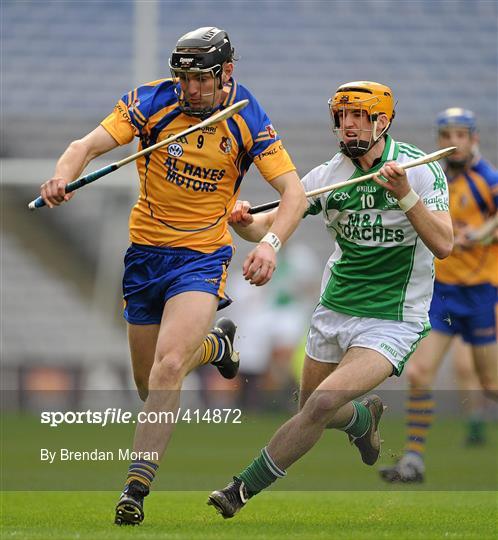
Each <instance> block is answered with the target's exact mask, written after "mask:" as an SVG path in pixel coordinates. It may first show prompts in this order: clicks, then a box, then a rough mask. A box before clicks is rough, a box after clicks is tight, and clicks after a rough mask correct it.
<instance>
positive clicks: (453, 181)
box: [435, 158, 498, 286]
mask: <svg viewBox="0 0 498 540" xmlns="http://www.w3.org/2000/svg"><path fill="white" fill-rule="evenodd" d="M448 188H449V194H450V214H451V218H452V221H453V227H454V229H455V230H458V229H460V228H462V227H467V226H469V227H471V228H472V229H477V228H479V227H480V226H482V225H483V224H484V222H485V221H487V220H488V219H489V218H490V216H492V215H494V214H495V213H496V211H497V209H498V172H497V171H495V170H494V169H493V168H492V167H491V165H490V164H489V163H488V162H487V161H485V160H484V159H482V158H481V159H479V160H478V161H477V162H476V163H475V164H474V165H473V166H472V167H471V168H470V169H469V170H468V171H465V172H462V173H460V174H458V175H457V176H455V177H453V178H448ZM435 264H436V279H437V281H439V282H440V283H445V284H448V285H465V286H471V285H479V284H482V283H492V284H494V285H498V244H496V243H494V244H490V245H487V246H483V245H476V246H473V247H472V248H470V249H465V250H461V249H455V250H454V251H453V252H452V253H451V255H450V256H449V257H448V258H446V259H443V260H436V263H435Z"/></svg>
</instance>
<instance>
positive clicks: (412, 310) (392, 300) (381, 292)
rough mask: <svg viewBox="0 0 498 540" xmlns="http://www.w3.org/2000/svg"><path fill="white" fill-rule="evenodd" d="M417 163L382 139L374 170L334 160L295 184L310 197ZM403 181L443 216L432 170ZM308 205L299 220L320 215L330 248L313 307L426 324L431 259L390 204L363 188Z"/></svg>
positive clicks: (440, 176) (439, 185) (443, 185)
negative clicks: (385, 168)
mask: <svg viewBox="0 0 498 540" xmlns="http://www.w3.org/2000/svg"><path fill="white" fill-rule="evenodd" d="M423 155H424V153H423V152H422V151H421V150H419V149H418V148H416V147H415V146H412V145H410V144H405V143H401V142H395V141H394V140H393V139H392V138H391V137H390V136H387V137H386V146H385V149H384V152H383V154H382V157H381V160H380V162H379V163H377V164H376V165H375V166H374V167H372V168H371V169H370V170H369V171H363V170H361V169H359V168H357V167H356V166H355V164H354V163H353V161H352V160H351V159H349V158H347V157H346V156H344V155H343V154H341V153H338V154H336V155H335V156H334V157H333V158H332V160H331V161H329V162H326V163H324V164H323V165H320V166H318V167H316V168H315V169H313V170H312V171H310V172H309V173H308V174H307V175H306V176H305V177H304V178H303V180H302V181H303V184H304V188H305V190H306V191H311V190H314V189H318V188H321V187H325V186H328V185H332V184H334V183H339V182H342V181H344V180H348V179H353V178H357V177H359V176H362V175H364V174H368V173H372V172H375V171H378V170H379V169H380V168H381V167H382V165H383V164H384V163H385V162H386V161H397V162H398V163H405V162H407V161H412V160H413V159H416V158H418V157H420V156H423ZM407 176H408V181H409V182H410V185H411V187H412V188H413V189H414V190H415V192H416V193H418V195H420V198H421V199H422V201H423V202H424V204H425V205H426V207H427V208H428V209H429V210H444V211H447V210H448V185H447V182H446V177H445V175H444V172H443V170H442V169H441V167H440V166H439V164H438V163H437V162H434V163H429V164H427V165H420V166H419V167H414V168H413V169H408V170H407ZM308 201H309V203H310V206H309V208H308V210H307V212H306V215H316V214H319V213H320V212H322V213H323V217H324V220H325V224H326V226H327V229H328V231H329V232H330V234H331V236H332V240H333V241H334V243H335V250H334V252H333V253H332V255H331V257H330V259H329V261H328V263H327V264H328V266H329V269H330V277H329V278H328V280H327V282H326V283H325V285H324V286H323V287H322V295H321V298H320V303H321V304H322V305H324V306H325V307H327V308H329V309H332V310H334V311H338V312H340V313H347V314H349V315H353V316H358V317H374V318H377V319H389V320H397V321H420V322H425V321H427V319H428V316H427V313H428V310H429V306H430V302H431V298H432V289H433V282H434V265H433V260H434V257H433V254H432V253H431V251H430V250H429V249H428V248H427V247H426V246H425V244H424V243H423V242H422V240H421V239H420V237H419V236H418V234H417V232H416V231H415V229H414V228H413V226H412V224H411V223H410V221H409V220H408V218H407V217H406V215H405V213H404V212H403V211H402V210H401V209H400V207H399V206H398V201H397V199H396V198H395V197H393V196H392V195H391V194H390V192H389V191H388V190H386V189H384V188H383V187H381V186H379V185H378V184H376V183H375V182H374V181H373V180H369V181H366V182H362V183H358V184H353V185H351V186H347V187H343V188H340V189H337V190H336V191H332V192H327V193H323V194H322V195H317V196H316V197H310V198H309V199H308ZM326 271H327V270H326Z"/></svg>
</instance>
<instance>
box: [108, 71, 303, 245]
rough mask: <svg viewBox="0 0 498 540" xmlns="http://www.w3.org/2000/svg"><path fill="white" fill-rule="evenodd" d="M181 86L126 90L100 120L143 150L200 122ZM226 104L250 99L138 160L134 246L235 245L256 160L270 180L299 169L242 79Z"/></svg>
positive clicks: (170, 83)
mask: <svg viewBox="0 0 498 540" xmlns="http://www.w3.org/2000/svg"><path fill="white" fill-rule="evenodd" d="M179 91H180V85H179V83H178V82H177V81H175V80H173V79H162V80H159V81H154V82H151V83H148V84H145V85H144V86H141V87H139V88H136V89H135V90H133V91H131V92H129V93H128V94H126V95H124V96H123V97H122V98H121V99H120V100H119V101H118V103H117V104H116V106H115V108H114V111H113V112H112V113H111V114H110V115H109V116H108V117H107V118H105V119H104V120H103V121H102V123H101V125H102V126H103V127H104V128H105V129H106V131H107V132H108V133H109V134H110V135H111V136H112V137H113V138H114V139H115V140H116V142H118V143H119V144H127V143H129V142H131V141H132V140H133V138H134V137H137V138H138V139H139V145H138V149H139V150H142V149H144V148H147V147H149V146H152V145H153V144H156V143H158V142H160V141H162V140H164V139H166V138H167V137H169V136H171V135H173V134H178V133H180V132H181V131H183V130H185V129H187V128H189V127H190V126H192V125H195V124H196V123H199V122H200V120H199V119H198V118H195V117H192V116H187V115H185V114H184V113H182V111H181V110H180V108H179V104H178V99H177V92H179ZM225 91H226V92H227V94H226V97H225V99H224V101H223V103H222V104H221V106H220V108H221V109H222V108H225V107H228V106H230V105H232V104H233V103H236V102H238V101H240V100H242V99H248V100H249V105H248V106H247V107H246V108H245V109H243V110H242V111H240V112H239V113H237V114H235V115H234V116H233V117H232V118H229V119H227V120H225V121H223V122H219V123H217V124H215V125H213V126H209V127H206V128H204V129H202V130H201V131H199V132H195V133H192V134H190V135H188V136H186V137H182V138H181V139H178V140H176V141H174V142H172V143H170V144H169V145H166V146H165V147H162V148H160V149H158V150H155V151H153V152H152V153H151V154H149V155H147V156H142V157H141V158H139V159H138V160H137V162H136V163H137V170H138V174H139V177H140V194H139V198H138V201H137V203H136V204H135V206H134V207H133V209H132V212H131V215H130V223H129V225H130V240H131V242H133V243H135V244H141V245H151V246H159V247H169V248H171V247H173V248H176V247H180V248H189V249H192V250H196V251H200V252H203V253H212V252H214V251H216V250H218V249H220V248H222V247H223V246H227V245H230V244H231V242H232V240H231V235H230V232H229V229H228V224H227V219H228V217H229V216H230V213H231V211H232V209H233V206H234V204H235V202H236V200H237V196H238V193H239V190H240V186H241V182H242V179H243V177H244V175H245V174H246V173H247V171H248V169H249V167H250V165H251V164H252V163H253V162H254V163H255V164H256V166H257V168H258V169H259V171H260V173H261V175H262V176H263V177H264V178H265V179H266V180H267V181H269V182H271V181H272V180H274V179H275V178H277V177H278V176H280V175H282V174H284V173H286V172H289V171H293V170H295V167H294V165H293V163H292V161H291V159H290V157H289V155H288V154H287V152H286V150H285V149H284V147H283V145H282V142H281V140H280V138H279V136H278V134H277V133H276V131H275V130H274V128H273V126H272V124H271V121H270V119H269V118H268V116H267V114H266V113H265V111H264V110H263V109H262V107H261V106H260V105H259V103H258V102H257V100H256V99H255V98H254V97H253V96H252V95H251V94H250V92H249V91H248V90H247V89H246V88H245V87H244V86H242V85H240V84H238V83H237V82H236V81H235V80H233V79H231V80H230V82H229V84H228V85H226V87H225Z"/></svg>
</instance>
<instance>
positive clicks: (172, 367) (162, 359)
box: [150, 353, 185, 387]
mask: <svg viewBox="0 0 498 540" xmlns="http://www.w3.org/2000/svg"><path fill="white" fill-rule="evenodd" d="M150 377H151V379H152V378H153V379H154V386H158V385H159V386H160V387H168V386H176V385H177V384H178V383H180V382H181V381H182V380H183V378H184V377H185V366H184V362H183V358H182V357H180V356H179V355H175V354H174V353H169V354H165V355H159V356H158V357H157V358H156V361H155V362H154V366H153V368H152V370H151V374H150Z"/></svg>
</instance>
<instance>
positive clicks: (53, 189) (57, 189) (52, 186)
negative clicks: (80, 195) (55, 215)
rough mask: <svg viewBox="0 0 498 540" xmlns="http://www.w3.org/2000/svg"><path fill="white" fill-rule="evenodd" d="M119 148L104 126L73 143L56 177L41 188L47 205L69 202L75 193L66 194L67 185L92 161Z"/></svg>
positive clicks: (50, 206) (56, 172) (64, 155)
mask: <svg viewBox="0 0 498 540" xmlns="http://www.w3.org/2000/svg"><path fill="white" fill-rule="evenodd" d="M117 146H118V143H117V142H116V141H115V140H114V139H113V138H112V137H111V135H109V133H108V132H107V131H106V130H105V129H104V128H103V127H102V126H98V127H97V128H95V129H94V130H93V131H91V132H90V133H88V135H85V137H83V138H82V139H78V140H76V141H73V142H72V143H71V144H70V145H69V146H68V147H67V148H66V150H65V151H64V153H63V154H62V156H61V157H60V158H59V161H58V162H57V165H56V167H55V172H54V176H53V177H52V178H51V179H50V180H47V181H46V182H45V183H43V184H42V185H41V187H40V195H41V196H42V197H43V200H44V201H45V203H46V205H47V206H48V207H49V208H53V207H54V206H59V205H60V204H61V203H63V202H65V201H69V199H71V197H72V196H73V195H74V193H66V191H65V190H66V185H67V184H68V183H69V182H72V181H73V180H75V179H76V178H78V176H80V174H81V173H82V172H83V170H84V169H85V167H86V166H87V165H88V164H89V163H90V161H92V159H95V158H96V157H98V156H100V155H101V154H105V153H106V152H109V151H110V150H112V149H113V148H116V147H117Z"/></svg>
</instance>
